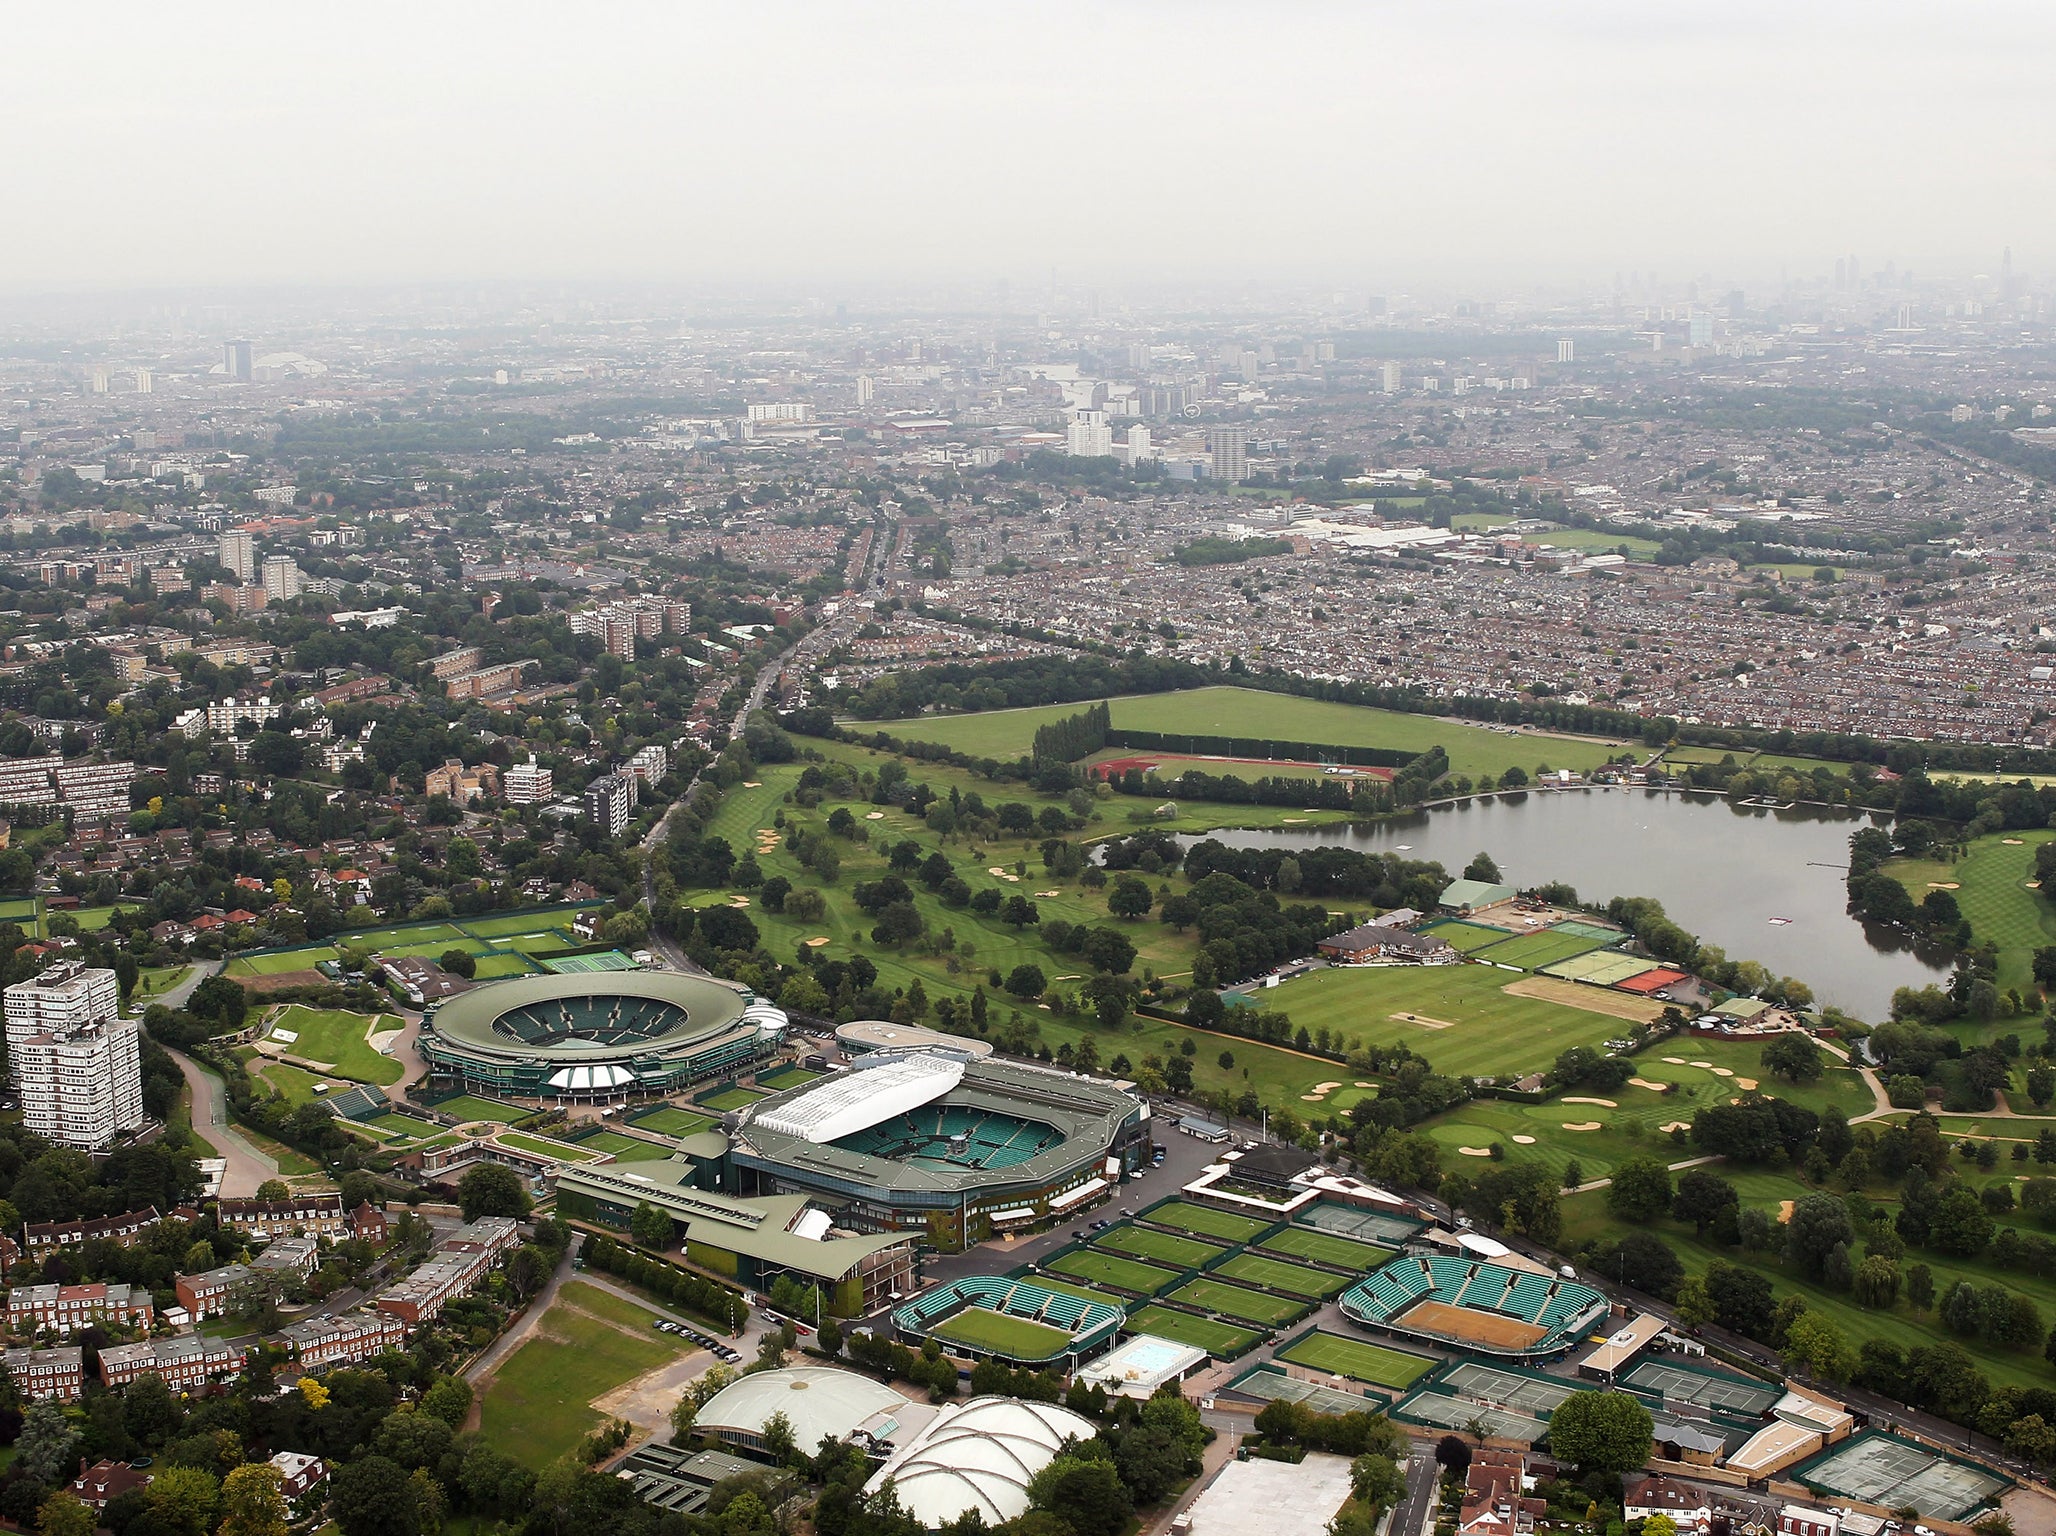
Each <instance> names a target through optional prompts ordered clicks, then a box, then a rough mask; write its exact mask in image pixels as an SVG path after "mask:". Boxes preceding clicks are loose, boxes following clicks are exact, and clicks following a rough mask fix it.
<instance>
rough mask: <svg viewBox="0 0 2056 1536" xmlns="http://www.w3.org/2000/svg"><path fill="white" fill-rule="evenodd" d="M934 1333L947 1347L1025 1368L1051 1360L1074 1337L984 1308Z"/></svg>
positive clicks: (960, 1316)
mask: <svg viewBox="0 0 2056 1536" xmlns="http://www.w3.org/2000/svg"><path fill="white" fill-rule="evenodd" d="M933 1332H934V1334H935V1336H936V1337H937V1338H939V1339H942V1340H944V1341H945V1342H947V1343H953V1344H962V1345H964V1346H965V1347H967V1348H969V1349H976V1350H983V1351H985V1352H987V1353H989V1354H995V1355H1003V1356H1005V1357H1006V1358H1007V1359H1009V1360H1015V1361H1019V1362H1021V1363H1023V1364H1033V1363H1035V1362H1036V1361H1039V1360H1049V1359H1052V1358H1054V1357H1055V1356H1057V1355H1061V1354H1062V1353H1063V1352H1064V1351H1065V1350H1066V1349H1068V1348H1069V1347H1070V1344H1071V1336H1070V1335H1069V1334H1068V1333H1066V1332H1064V1330H1063V1329H1061V1328H1052V1327H1050V1326H1049V1325H1048V1324H1047V1323H1037V1322H1031V1321H1029V1320H1028V1319H1027V1318H1025V1317H1009V1316H1007V1315H1006V1314H1005V1313H1003V1312H993V1311H989V1310H987V1309H986V1308H984V1307H966V1308H965V1309H964V1310H963V1311H961V1312H959V1313H958V1314H957V1315H956V1316H955V1317H953V1318H951V1319H950V1320H949V1321H948V1322H946V1323H943V1324H942V1325H941V1326H940V1327H938V1328H936V1329H934V1330H933Z"/></svg>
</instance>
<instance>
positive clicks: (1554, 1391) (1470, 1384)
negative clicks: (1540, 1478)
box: [1436, 1360, 1580, 1419]
mask: <svg viewBox="0 0 2056 1536" xmlns="http://www.w3.org/2000/svg"><path fill="white" fill-rule="evenodd" d="M1436 1384H1437V1385H1438V1386H1439V1387H1441V1388H1442V1389H1443V1390H1445V1391H1448V1392H1452V1393H1454V1394H1455V1395H1456V1396H1458V1397H1464V1398H1469V1399H1470V1400H1471V1401H1472V1402H1475V1403H1482V1404H1489V1405H1490V1406H1492V1407H1496V1408H1511V1409H1513V1410H1514V1411H1515V1412H1517V1413H1524V1414H1532V1415H1535V1416H1538V1417H1540V1418H1544V1419H1546V1418H1548V1417H1549V1415H1550V1414H1552V1413H1554V1412H1556V1410H1557V1406H1558V1405H1559V1404H1561V1403H1562V1402H1563V1401H1564V1400H1565V1399H1567V1398H1570V1397H1574V1396H1575V1395H1576V1394H1577V1393H1578V1391H1579V1390H1580V1389H1579V1388H1578V1387H1577V1386H1575V1385H1573V1384H1572V1383H1570V1382H1567V1381H1558V1380H1557V1379H1556V1378H1555V1377H1552V1376H1530V1375H1528V1374H1526V1373H1525V1372H1522V1371H1509V1370H1503V1369H1501V1368H1500V1367H1498V1366H1494V1365H1486V1364H1484V1363H1482V1362H1480V1361H1476V1360H1459V1361H1458V1362H1457V1363H1456V1364H1455V1365H1452V1366H1451V1367H1450V1368H1449V1369H1448V1370H1446V1371H1444V1372H1443V1373H1442V1375H1441V1377H1440V1378H1439V1379H1438V1381H1437V1383H1436Z"/></svg>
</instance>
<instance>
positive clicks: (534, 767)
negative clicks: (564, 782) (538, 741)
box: [500, 753, 557, 805]
mask: <svg viewBox="0 0 2056 1536" xmlns="http://www.w3.org/2000/svg"><path fill="white" fill-rule="evenodd" d="M500 781H501V783H502V784H504V785H505V786H506V790H507V803H508V804H509V805H540V804H541V803H542V802H543V801H545V800H547V799H549V798H550V797H551V796H552V795H554V794H555V793H556V792H557V781H556V776H555V775H554V774H552V773H551V772H550V770H549V769H547V768H544V767H542V766H540V765H539V764H538V763H537V762H536V760H535V755H534V754H533V753H530V754H529V758H528V761H527V762H525V763H516V764H514V766H513V767H511V768H509V769H508V770H507V771H506V773H504V774H503V775H501V780H500Z"/></svg>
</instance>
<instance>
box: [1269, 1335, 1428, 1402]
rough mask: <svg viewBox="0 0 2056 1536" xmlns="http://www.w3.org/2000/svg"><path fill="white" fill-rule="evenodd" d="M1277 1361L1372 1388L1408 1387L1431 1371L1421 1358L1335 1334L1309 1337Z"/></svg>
mask: <svg viewBox="0 0 2056 1536" xmlns="http://www.w3.org/2000/svg"><path fill="white" fill-rule="evenodd" d="M1278 1358H1279V1359H1280V1360H1290V1361H1291V1362H1292V1363H1293V1364H1294V1365H1303V1366H1305V1367H1306V1368H1307V1369H1308V1370H1313V1371H1326V1372H1327V1373H1328V1374H1329V1375H1330V1376H1347V1377H1349V1378H1350V1379H1351V1380H1352V1381H1367V1382H1369V1383H1370V1384H1371V1385H1373V1386H1378V1387H1395V1388H1404V1387H1410V1386H1412V1385H1413V1384H1414V1383H1415V1382H1416V1381H1418V1380H1420V1378H1421V1377H1422V1376H1424V1375H1425V1374H1427V1372H1428V1371H1429V1370H1431V1369H1432V1368H1433V1367H1434V1364H1435V1362H1434V1361H1432V1360H1429V1359H1427V1358H1425V1357H1424V1356H1421V1355H1409V1354H1405V1353H1403V1352H1402V1351H1400V1350H1396V1349H1386V1348H1385V1347H1384V1346H1382V1345H1379V1344H1368V1343H1365V1342H1364V1341H1363V1340H1362V1339H1348V1338H1344V1337H1343V1336H1342V1335H1341V1334H1339V1333H1320V1332H1315V1333H1310V1334H1308V1335H1307V1336H1306V1337H1305V1338H1303V1339H1301V1340H1300V1341H1299V1342H1298V1343H1296V1344H1294V1345H1293V1346H1292V1347H1291V1348H1290V1349H1286V1350H1281V1351H1279V1354H1278Z"/></svg>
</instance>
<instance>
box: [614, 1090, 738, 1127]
mask: <svg viewBox="0 0 2056 1536" xmlns="http://www.w3.org/2000/svg"><path fill="white" fill-rule="evenodd" d="M763 1097H764V1095H763V1094H761V1093H753V1092H751V1091H750V1090H749V1089H747V1088H730V1089H729V1090H728V1091H727V1092H725V1093H717V1094H715V1095H714V1096H713V1097H712V1098H710V1099H701V1100H700V1105H701V1107H702V1108H705V1109H712V1110H718V1111H720V1112H721V1113H723V1114H726V1113H727V1112H728V1111H729V1110H731V1109H748V1108H749V1107H750V1106H751V1105H752V1104H754V1103H756V1102H757V1100H759V1099H761V1098H763ZM641 1123H643V1124H648V1123H649V1122H647V1121H644V1122H641Z"/></svg>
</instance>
